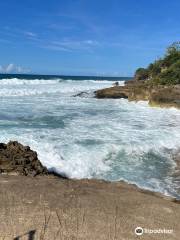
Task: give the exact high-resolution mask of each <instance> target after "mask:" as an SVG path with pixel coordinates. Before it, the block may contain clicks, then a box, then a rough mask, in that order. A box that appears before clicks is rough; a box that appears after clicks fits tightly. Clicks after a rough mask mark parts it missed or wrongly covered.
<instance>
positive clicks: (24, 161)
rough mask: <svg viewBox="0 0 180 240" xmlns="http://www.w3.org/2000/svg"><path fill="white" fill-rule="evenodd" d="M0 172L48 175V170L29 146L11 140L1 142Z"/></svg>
mask: <svg viewBox="0 0 180 240" xmlns="http://www.w3.org/2000/svg"><path fill="white" fill-rule="evenodd" d="M0 173H4V174H5V173H6V174H17V175H25V176H36V175H46V174H48V170H47V168H46V167H44V166H43V165H42V164H41V162H40V161H39V159H38V157H37V153H36V152H34V151H32V150H31V149H30V147H29V146H23V145H22V144H20V143H18V142H16V141H10V142H9V143H8V144H4V143H0Z"/></svg>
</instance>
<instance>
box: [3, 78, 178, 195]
mask: <svg viewBox="0 0 180 240" xmlns="http://www.w3.org/2000/svg"><path fill="white" fill-rule="evenodd" d="M17 77H18V78H17ZM26 78H27V79H26ZM109 80H114V79H109ZM109 80H108V78H106V79H104V78H103V79H101V78H98V79H93V78H92V77H91V78H90V77H88V78H85V77H83V79H82V77H80V78H79V79H78V77H76V79H74V78H71V77H67V78H66V79H64V78H61V77H58V76H56V77H51V76H47V77H44V76H41V77H38V76H33V77H32V76H29V77H26V76H21V79H20V78H19V76H13V78H11V79H9V78H7V76H3V77H1V80H0V99H1V101H0V130H1V135H0V141H1V142H7V141H9V140H18V141H20V142H22V143H23V144H27V145H30V146H31V148H32V149H34V150H36V151H37V152H38V156H39V159H40V160H41V161H42V163H43V164H44V165H46V166H47V167H48V168H49V169H51V170H54V171H56V172H58V173H60V174H64V175H66V176H68V177H70V178H102V179H106V180H110V181H115V180H121V179H122V180H125V181H128V182H131V183H136V184H137V185H138V186H140V187H143V188H146V189H151V190H154V191H160V192H163V193H165V194H168V195H172V196H176V197H180V190H179V186H180V185H179V180H178V178H177V177H174V176H173V173H174V172H175V162H174V161H173V158H172V154H173V153H175V152H176V151H177V150H178V148H179V146H180V111H179V110H176V109H174V108H171V109H160V108H151V107H149V106H148V105H147V103H146V102H139V103H135V102H128V101H127V100H126V99H95V98H94V95H93V92H94V91H95V90H97V89H101V88H104V87H109V86H112V81H109ZM117 80H120V84H123V81H122V80H123V79H116V81H117ZM81 91H87V92H88V94H87V95H86V97H84V98H81V97H74V95H76V94H78V93H79V92H81Z"/></svg>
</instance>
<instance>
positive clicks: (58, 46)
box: [44, 40, 99, 52]
mask: <svg viewBox="0 0 180 240" xmlns="http://www.w3.org/2000/svg"><path fill="white" fill-rule="evenodd" d="M98 45H99V43H98V42H97V41H94V40H81V41H73V40H63V41H51V42H50V43H49V44H48V45H46V46H45V47H44V48H48V49H52V50H57V51H68V52H71V51H74V50H92V48H94V47H96V46H98Z"/></svg>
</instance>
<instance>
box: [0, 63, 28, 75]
mask: <svg viewBox="0 0 180 240" xmlns="http://www.w3.org/2000/svg"><path fill="white" fill-rule="evenodd" d="M29 72H30V69H28V68H24V67H21V66H16V65H15V64H14V63H10V64H8V65H6V66H2V65H0V73H29Z"/></svg>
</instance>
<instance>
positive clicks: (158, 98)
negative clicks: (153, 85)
mask: <svg viewBox="0 0 180 240" xmlns="http://www.w3.org/2000/svg"><path fill="white" fill-rule="evenodd" d="M149 104H150V105H151V106H160V107H176V108H180V85H175V86H169V87H164V88H161V89H159V90H158V91H154V92H153V93H152V94H151V95H150V98H149Z"/></svg>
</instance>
